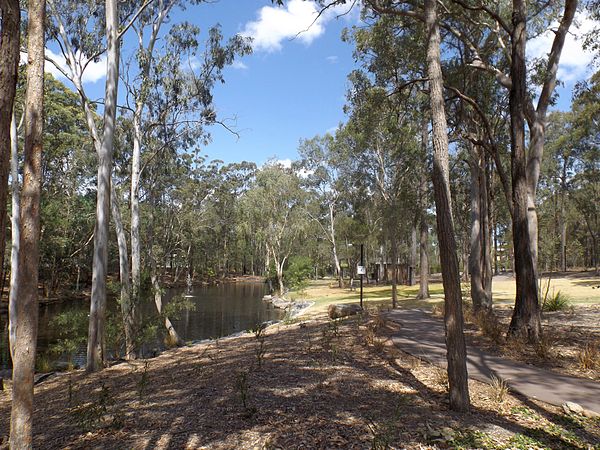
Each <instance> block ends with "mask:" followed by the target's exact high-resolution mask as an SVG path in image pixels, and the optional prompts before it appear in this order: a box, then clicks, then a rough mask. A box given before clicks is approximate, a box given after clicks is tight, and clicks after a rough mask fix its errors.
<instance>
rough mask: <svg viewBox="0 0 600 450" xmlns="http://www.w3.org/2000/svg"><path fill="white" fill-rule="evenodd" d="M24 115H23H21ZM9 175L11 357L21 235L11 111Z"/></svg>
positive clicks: (14, 137) (15, 324)
mask: <svg viewBox="0 0 600 450" xmlns="http://www.w3.org/2000/svg"><path fill="white" fill-rule="evenodd" d="M23 117H24V115H23ZM10 177H11V187H12V217H11V220H10V222H11V229H10V232H11V247H10V292H9V294H8V304H9V306H8V312H9V316H8V336H9V338H8V342H9V344H10V355H11V358H12V357H13V354H14V345H15V341H16V337H17V336H16V326H17V310H16V307H17V304H16V302H17V298H18V297H17V296H18V293H19V247H20V242H19V241H20V239H21V235H20V232H19V226H20V224H19V222H20V221H19V211H20V209H19V191H20V189H21V187H20V185H19V142H18V136H17V123H16V121H15V113H14V111H13V115H12V121H11V124H10Z"/></svg>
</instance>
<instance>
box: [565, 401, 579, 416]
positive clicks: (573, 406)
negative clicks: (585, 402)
mask: <svg viewBox="0 0 600 450" xmlns="http://www.w3.org/2000/svg"><path fill="white" fill-rule="evenodd" d="M562 408H563V410H564V411H565V412H566V413H567V414H583V411H584V409H583V406H581V405H579V404H577V403H573V402H566V403H563V404H562Z"/></svg>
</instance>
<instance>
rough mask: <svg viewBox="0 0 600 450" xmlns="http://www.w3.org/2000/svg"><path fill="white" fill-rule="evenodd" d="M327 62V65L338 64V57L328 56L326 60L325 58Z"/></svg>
mask: <svg viewBox="0 0 600 450" xmlns="http://www.w3.org/2000/svg"><path fill="white" fill-rule="evenodd" d="M325 59H326V60H327V62H328V63H330V64H336V63H337V62H338V57H337V56H335V55H332V56H328V57H327V58H325Z"/></svg>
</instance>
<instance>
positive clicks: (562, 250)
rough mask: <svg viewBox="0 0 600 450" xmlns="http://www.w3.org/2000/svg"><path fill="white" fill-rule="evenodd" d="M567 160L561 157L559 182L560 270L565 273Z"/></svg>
mask: <svg viewBox="0 0 600 450" xmlns="http://www.w3.org/2000/svg"><path fill="white" fill-rule="evenodd" d="M566 198H567V158H566V157H565V156H563V167H562V173H561V180H560V269H561V270H562V271H563V272H566V271H567V217H566V216H567V212H566V203H565V202H566Z"/></svg>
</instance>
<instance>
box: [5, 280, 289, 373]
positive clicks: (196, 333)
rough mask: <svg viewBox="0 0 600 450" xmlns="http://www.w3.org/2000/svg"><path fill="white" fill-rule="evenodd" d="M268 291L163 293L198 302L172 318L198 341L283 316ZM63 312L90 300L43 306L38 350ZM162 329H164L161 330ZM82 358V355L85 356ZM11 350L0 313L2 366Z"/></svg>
mask: <svg viewBox="0 0 600 450" xmlns="http://www.w3.org/2000/svg"><path fill="white" fill-rule="evenodd" d="M266 293H267V288H266V286H265V285H264V284H263V283H224V284H221V285H218V286H196V287H192V289H191V290H188V289H187V288H174V289H169V290H167V292H166V293H165V295H164V297H163V302H164V303H167V302H169V301H170V300H171V299H172V298H174V297H175V296H188V297H187V300H190V301H191V302H193V304H194V305H195V309H194V310H184V311H182V312H180V317H179V318H176V319H175V318H174V319H173V320H172V322H173V325H174V326H175V329H176V330H177V332H178V333H179V335H180V337H181V338H182V339H183V340H184V341H198V340H202V339H209V338H217V337H222V336H227V335H229V334H233V333H236V332H238V331H244V330H248V329H251V328H254V327H255V326H256V325H257V324H260V323H262V322H266V321H269V320H279V319H280V318H281V317H283V312H282V311H281V310H278V309H275V308H273V307H272V305H271V304H270V303H267V302H263V301H262V297H263V295H264V294H266ZM144 303H145V304H143V305H142V308H141V309H142V311H143V314H144V315H145V316H146V317H148V316H147V315H155V312H156V309H155V307H154V303H153V301H152V300H151V299H148V301H147V302H144ZM108 308H109V310H110V311H112V312H113V313H115V314H117V302H116V301H115V300H113V301H111V302H109V304H108ZM63 312H72V313H76V312H78V313H84V314H86V316H87V313H88V312H89V300H74V301H68V302H62V303H54V304H49V305H41V306H40V316H39V318H40V319H39V334H38V354H48V350H49V349H50V348H51V346H52V345H53V344H55V343H56V342H57V340H58V338H59V336H58V334H57V331H58V330H57V329H56V327H52V326H51V322H52V319H53V318H55V317H56V316H57V315H59V314H61V313H63ZM83 326H84V327H83V329H82V330H81V332H82V333H83V334H82V335H85V334H86V331H87V324H85V323H84V324H83ZM161 331H162V330H161ZM82 358H83V359H82ZM75 359H76V361H75V363H76V365H81V364H84V363H85V346H83V347H82V348H81V349H79V351H77V354H76V355H75ZM10 366H11V364H10V356H9V351H8V314H7V312H6V311H3V312H2V313H0V369H8V368H10Z"/></svg>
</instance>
